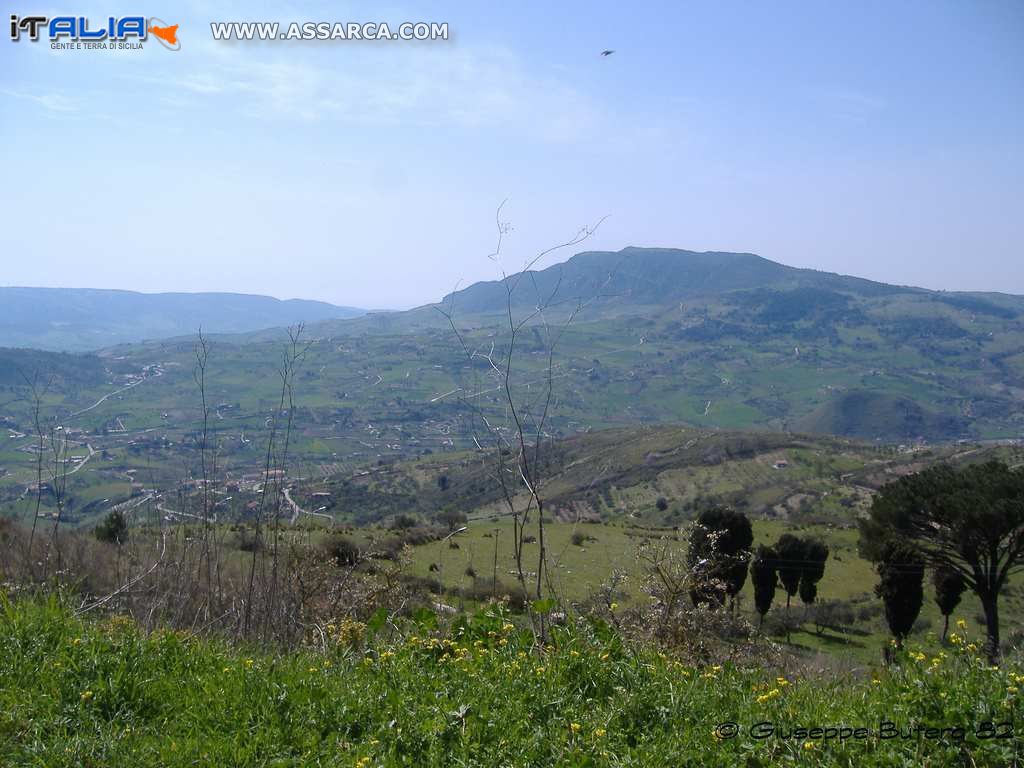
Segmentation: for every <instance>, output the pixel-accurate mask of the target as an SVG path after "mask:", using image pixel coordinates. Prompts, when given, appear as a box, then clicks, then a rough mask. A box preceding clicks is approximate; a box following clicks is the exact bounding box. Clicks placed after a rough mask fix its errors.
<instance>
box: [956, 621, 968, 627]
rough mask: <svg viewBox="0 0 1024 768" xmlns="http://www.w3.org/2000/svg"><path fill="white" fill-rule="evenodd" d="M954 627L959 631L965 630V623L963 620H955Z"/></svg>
mask: <svg viewBox="0 0 1024 768" xmlns="http://www.w3.org/2000/svg"><path fill="white" fill-rule="evenodd" d="M956 625H957V626H958V627H959V628H960V629H967V622H966V621H964V620H963V619H957V620H956Z"/></svg>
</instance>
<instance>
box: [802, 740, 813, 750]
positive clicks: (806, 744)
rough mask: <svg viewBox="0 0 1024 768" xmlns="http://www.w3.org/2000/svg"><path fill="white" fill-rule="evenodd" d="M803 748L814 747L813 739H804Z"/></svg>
mask: <svg viewBox="0 0 1024 768" xmlns="http://www.w3.org/2000/svg"><path fill="white" fill-rule="evenodd" d="M804 749H814V742H813V741H805V742H804Z"/></svg>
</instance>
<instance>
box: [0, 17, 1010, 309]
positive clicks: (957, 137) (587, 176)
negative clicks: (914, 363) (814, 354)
mask: <svg viewBox="0 0 1024 768" xmlns="http://www.w3.org/2000/svg"><path fill="white" fill-rule="evenodd" d="M147 3H149V4H147ZM8 10H9V11H13V12H16V13H22V14H26V13H29V12H38V13H48V14H49V15H51V16H52V15H56V14H57V13H58V12H60V11H62V12H71V13H75V14H83V15H86V16H91V17H93V18H95V19H97V20H99V19H102V18H105V17H106V16H108V15H111V14H113V15H129V14H143V15H146V16H157V17H160V18H162V19H163V20H164V21H166V22H168V23H176V22H177V23H179V24H180V29H179V35H180V39H181V45H182V48H181V51H180V52H177V53H171V52H168V51H166V50H164V49H162V48H160V47H159V46H158V45H156V44H155V41H154V42H153V43H151V44H150V46H149V47H147V49H146V50H143V51H135V52H130V51H129V52H109V51H91V52H90V51H84V52H52V51H50V50H49V48H48V46H47V44H46V43H45V42H39V43H36V44H32V43H29V42H19V43H13V42H11V41H9V40H8V39H7V34H6V14H4V16H5V20H4V25H3V26H4V32H3V39H2V40H0V141H2V143H3V147H4V150H3V158H4V159H3V172H2V179H3V185H2V189H0V254H2V255H0V262H2V267H3V270H2V272H0V284H6V285H46V286H76V287H115V288H131V289H138V290H145V291H156V290H187V291H196V290H229V291H243V292H253V293H267V294H271V295H275V296H279V297H282V298H288V297H302V298H318V299H324V300H328V301H332V302H336V303H341V304H351V305H357V306H372V307H394V308H400V307H407V306H412V305H415V304H420V303H424V302H427V301H432V300H435V299H437V298H439V297H440V296H441V295H442V294H443V293H446V292H447V291H449V290H451V289H452V288H453V287H454V286H455V284H456V283H457V282H459V281H462V282H463V283H467V282H471V281H474V280H478V279H484V278H493V277H494V276H495V265H494V264H493V263H492V262H491V261H489V260H488V259H487V258H486V255H487V253H488V252H489V251H490V249H491V247H492V241H493V219H494V209H495V208H496V206H497V205H498V203H500V202H501V201H502V200H503V199H505V198H508V200H509V202H508V204H507V206H506V218H507V219H509V220H510V221H511V223H512V224H513V226H514V230H513V232H512V236H511V239H510V240H509V241H508V242H507V247H508V250H507V251H506V254H505V264H506V265H507V266H508V268H509V269H515V268H516V267H517V265H519V264H521V263H522V261H523V260H524V259H525V258H527V257H528V256H530V255H531V254H532V252H533V251H534V250H535V249H538V248H540V247H542V246H544V245H548V244H551V243H554V242H558V241H560V240H562V239H564V238H566V237H567V236H571V235H572V233H573V232H575V231H576V229H577V228H578V227H580V226H582V225H583V224H585V223H587V222H590V221H594V220H596V219H598V218H599V217H601V216H603V215H606V214H607V215H609V217H610V218H609V219H608V220H607V221H606V222H605V224H604V225H603V226H602V228H601V229H600V230H599V233H598V235H597V236H596V237H594V238H593V239H592V240H591V241H590V243H589V244H588V247H590V248H600V249H619V248H622V247H624V246H626V245H648V246H671V247H679V248H689V249H695V250H742V251H752V252H755V253H758V254H761V255H763V256H765V257H767V258H771V259H774V260H777V261H781V262H784V263H786V264H792V265H797V266H809V267H815V268H820V269H825V270H830V271H838V272H845V273H850V274H856V275H863V276H866V277H871V278H875V279H879V280H885V281H888V282H896V283H907V284H915V285H924V286H927V287H934V288H947V289H993V290H1003V291H1010V292H1017V293H1024V266H1022V265H1024V258H1022V244H1024V145H1022V137H1024V2H1020V0H1008V1H1007V2H998V1H996V0H976V1H971V2H921V3H917V2H897V3H893V2H846V3H839V2H824V3H823V2H807V3H796V2H784V3H779V2H763V3H748V2H742V3H740V2H705V3H688V2H669V3H648V4H644V3H623V2H607V3H595V2H579V3H551V2H530V3H494V2H488V3H481V2H473V3H468V2H467V3H465V4H441V3H415V4H412V3H410V4H408V5H405V6H387V7H385V6H384V5H383V4H381V3H377V2H365V3H331V4H329V5H323V6H315V5H312V4H300V3H296V4H294V5H291V6H284V5H277V4H274V5H269V6H267V7H266V8H261V6H260V4H257V3H252V2H246V3H241V2H238V3H227V2H217V1H215V2H203V3H193V4H182V3H177V2H176V3H169V4H168V3H164V4H162V5H161V4H156V5H153V4H152V3H150V0H146V2H145V3H143V4H141V5H140V4H139V3H137V2H131V3H124V2H120V1H114V0H111V1H110V2H96V1H95V0H82V2H76V3H71V4H68V5H67V6H66V7H55V8H48V7H46V3H42V4H40V3H29V4H28V5H24V6H23V7H21V6H19V7H11V8H9V9H8ZM176 14H177V15H176ZM212 20H218V21H234V20H267V21H282V22H287V21H307V20H315V21H319V20H324V21H335V20H337V21H379V20H386V21H389V22H398V21H403V20H426V21H447V22H448V23H449V25H450V29H451V32H452V36H453V39H452V40H450V41H449V42H433V43H416V44H410V43H395V42H379V43H366V42H363V43H353V42H340V43H325V42H319V43H288V44H282V43H259V44H258V43H248V44H231V43H218V42H214V41H213V40H212V38H211V35H210V30H209V22H210V21H212ZM605 48H614V49H615V50H616V53H615V54H614V55H613V56H610V57H608V58H601V57H600V56H599V53H600V51H601V50H602V49H605ZM568 255H570V254H569V253H564V254H562V257H567V256H568ZM555 260H560V258H557V257H552V258H550V259H548V260H547V261H545V264H547V263H552V262H553V261H555Z"/></svg>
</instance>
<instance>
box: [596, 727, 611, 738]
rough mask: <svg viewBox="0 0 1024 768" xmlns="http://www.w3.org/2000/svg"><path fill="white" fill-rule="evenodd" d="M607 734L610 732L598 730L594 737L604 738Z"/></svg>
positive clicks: (602, 729)
mask: <svg viewBox="0 0 1024 768" xmlns="http://www.w3.org/2000/svg"><path fill="white" fill-rule="evenodd" d="M606 733H608V731H606V730H605V729H604V728H596V729H595V730H594V735H595V736H597V738H599V739H601V738H604V735H605V734H606Z"/></svg>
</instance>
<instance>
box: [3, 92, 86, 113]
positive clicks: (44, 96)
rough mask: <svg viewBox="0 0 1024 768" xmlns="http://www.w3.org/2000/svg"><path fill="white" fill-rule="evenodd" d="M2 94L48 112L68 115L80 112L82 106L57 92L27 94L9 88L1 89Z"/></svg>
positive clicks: (75, 100)
mask: <svg viewBox="0 0 1024 768" xmlns="http://www.w3.org/2000/svg"><path fill="white" fill-rule="evenodd" d="M0 94H2V95H4V96H8V97H10V98H12V99H20V100H22V101H28V102H31V103H33V104H36V105H38V106H40V107H42V108H43V109H45V110H47V111H48V112H56V113H62V114H68V113H73V112H78V111H79V110H80V105H79V102H78V100H77V99H73V98H71V97H69V96H66V95H65V94H63V93H59V92H57V91H49V92H47V93H26V92H24V91H16V90H11V89H9V88H0Z"/></svg>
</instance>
